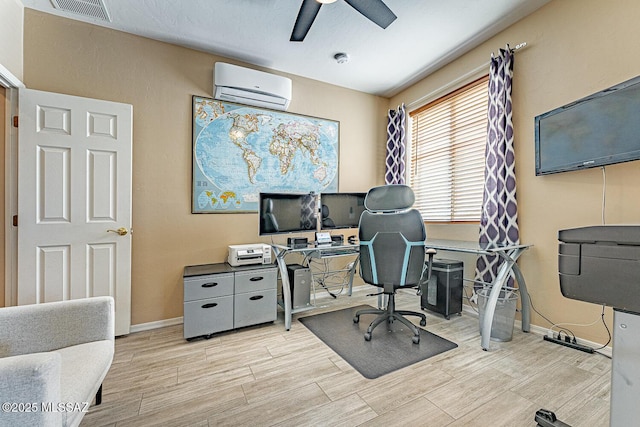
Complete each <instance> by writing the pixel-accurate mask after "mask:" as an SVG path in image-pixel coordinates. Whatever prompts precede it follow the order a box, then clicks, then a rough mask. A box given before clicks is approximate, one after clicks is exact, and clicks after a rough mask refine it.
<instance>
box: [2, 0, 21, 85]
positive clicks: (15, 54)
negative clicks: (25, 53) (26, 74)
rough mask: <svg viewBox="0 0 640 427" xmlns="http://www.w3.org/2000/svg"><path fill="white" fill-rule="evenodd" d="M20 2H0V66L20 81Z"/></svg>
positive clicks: (15, 0) (17, 0)
mask: <svg viewBox="0 0 640 427" xmlns="http://www.w3.org/2000/svg"><path fill="white" fill-rule="evenodd" d="M23 11H24V6H23V5H22V2H21V1H20V0H0V64H2V66H3V67H5V68H6V69H8V70H9V71H10V72H11V74H13V75H14V76H15V77H17V78H18V79H22V26H23V19H22V17H23Z"/></svg>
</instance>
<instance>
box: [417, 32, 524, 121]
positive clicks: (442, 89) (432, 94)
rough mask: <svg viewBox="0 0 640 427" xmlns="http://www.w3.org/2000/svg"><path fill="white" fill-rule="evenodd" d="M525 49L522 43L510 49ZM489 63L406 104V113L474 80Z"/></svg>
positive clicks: (513, 50) (514, 50)
mask: <svg viewBox="0 0 640 427" xmlns="http://www.w3.org/2000/svg"><path fill="white" fill-rule="evenodd" d="M525 47H527V42H522V43H518V44H517V45H516V46H515V47H514V48H513V49H511V51H512V52H517V51H519V50H522V49H524V48H525ZM490 64H491V63H490V62H489V61H487V62H485V63H484V64H482V65H480V66H478V67H476V68H474V69H473V70H471V71H469V72H468V73H466V74H464V75H462V76H460V77H458V78H457V79H455V80H454V81H452V82H449V83H447V84H446V85H444V86H442V87H440V88H438V89H436V90H434V91H432V92H430V93H428V94H426V95H424V96H421V97H420V98H418V99H416V100H415V101H412V102H408V103H407V104H406V105H407V111H411V110H412V109H414V107H417V106H418V105H423V104H425V103H426V100H429V99H434V98H436V95H438V94H444V92H450V91H451V90H452V89H453V88H454V87H457V86H459V85H461V84H462V83H463V82H465V81H467V80H469V79H471V78H474V77H475V76H476V75H477V74H478V73H480V72H481V71H482V70H485V69H487V68H488V67H489V65H490Z"/></svg>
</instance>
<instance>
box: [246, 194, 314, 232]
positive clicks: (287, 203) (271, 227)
mask: <svg viewBox="0 0 640 427" xmlns="http://www.w3.org/2000/svg"><path fill="white" fill-rule="evenodd" d="M316 203H317V195H316V194H314V193H304V194H301V193H260V205H259V209H258V213H259V221H260V226H259V233H260V235H261V236H265V235H269V234H280V233H301V232H308V231H316V230H317V228H318V225H317V208H316V206H317V204H316Z"/></svg>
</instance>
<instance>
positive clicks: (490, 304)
mask: <svg viewBox="0 0 640 427" xmlns="http://www.w3.org/2000/svg"><path fill="white" fill-rule="evenodd" d="M508 264H509V261H507V260H505V262H504V263H503V264H502V266H500V270H498V275H497V276H496V278H495V280H494V281H493V283H492V284H491V292H490V293H489V300H488V301H487V305H486V306H485V308H484V319H482V328H481V332H482V334H481V337H480V345H481V346H482V349H483V350H484V351H488V350H489V344H490V342H491V326H492V325H493V315H494V313H495V312H496V304H497V303H498V297H499V296H500V290H502V287H503V286H504V285H505V283H506V282H507V278H508V277H509V274H508V273H509V270H510V269H511V266H510V265H508Z"/></svg>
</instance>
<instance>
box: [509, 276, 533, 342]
mask: <svg viewBox="0 0 640 427" xmlns="http://www.w3.org/2000/svg"><path fill="white" fill-rule="evenodd" d="M513 273H514V274H515V276H516V281H517V282H518V291H519V292H520V305H521V306H522V312H521V313H520V314H521V315H522V332H529V331H530V330H531V312H530V311H529V310H530V308H531V301H530V300H529V292H528V291H527V285H526V283H525V282H524V276H523V275H522V272H521V271H520V267H518V264H513Z"/></svg>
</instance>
